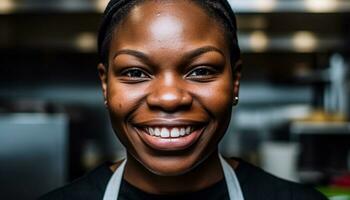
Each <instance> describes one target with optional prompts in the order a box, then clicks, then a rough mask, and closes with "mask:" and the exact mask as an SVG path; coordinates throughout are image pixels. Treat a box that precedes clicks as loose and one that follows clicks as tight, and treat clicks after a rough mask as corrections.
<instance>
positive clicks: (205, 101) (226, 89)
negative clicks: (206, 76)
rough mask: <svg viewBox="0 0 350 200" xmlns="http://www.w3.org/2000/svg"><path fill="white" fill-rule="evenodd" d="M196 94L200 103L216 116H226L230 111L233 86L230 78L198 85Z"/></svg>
mask: <svg viewBox="0 0 350 200" xmlns="http://www.w3.org/2000/svg"><path fill="white" fill-rule="evenodd" d="M195 94H196V96H197V98H198V99H199V101H200V103H201V104H202V105H203V106H204V107H205V108H206V109H207V110H208V111H209V112H210V113H211V114H212V115H214V116H215V117H217V118H222V117H226V114H227V113H230V109H228V108H231V105H232V98H233V87H232V84H231V82H230V81H229V80H226V79H225V80H221V81H217V82H215V83H213V84H208V85H207V86H205V87H197V88H196V90H195Z"/></svg>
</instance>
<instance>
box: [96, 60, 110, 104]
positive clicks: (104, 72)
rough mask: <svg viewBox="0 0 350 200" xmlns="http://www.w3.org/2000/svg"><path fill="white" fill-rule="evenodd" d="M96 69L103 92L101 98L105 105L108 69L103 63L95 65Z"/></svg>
mask: <svg viewBox="0 0 350 200" xmlns="http://www.w3.org/2000/svg"><path fill="white" fill-rule="evenodd" d="M97 70H98V76H99V77H100V80H101V86H102V92H103V98H104V100H105V105H106V106H107V81H108V80H107V77H108V71H107V68H106V67H105V65H104V64H102V63H100V64H98V66H97Z"/></svg>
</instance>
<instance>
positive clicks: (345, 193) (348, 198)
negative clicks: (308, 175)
mask: <svg viewBox="0 0 350 200" xmlns="http://www.w3.org/2000/svg"><path fill="white" fill-rule="evenodd" d="M317 189H318V190H319V191H320V192H322V193H323V194H324V195H326V196H327V197H328V198H329V199H330V200H350V188H338V187H319V188H317Z"/></svg>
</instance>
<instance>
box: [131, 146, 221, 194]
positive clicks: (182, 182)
mask: <svg viewBox="0 0 350 200" xmlns="http://www.w3.org/2000/svg"><path fill="white" fill-rule="evenodd" d="M124 178H125V180H126V181H128V182H129V183H130V184H132V185H133V186H135V187H137V188H139V189H141V190H143V191H145V192H148V193H152V194H175V193H177V194H179V193H188V192H194V191H199V190H201V189H204V188H207V187H209V186H211V185H213V184H215V183H217V182H219V181H220V180H222V179H223V172H222V168H221V164H220V159H219V156H218V153H217V151H215V152H213V153H212V154H211V155H210V156H209V157H208V158H207V159H206V160H204V161H203V162H202V163H200V164H199V165H198V166H197V167H196V168H194V169H193V170H191V171H189V172H188V173H185V174H182V175H179V176H160V175H157V174H154V173H152V172H150V171H149V170H148V169H146V168H145V167H144V166H143V165H142V164H141V163H140V162H138V161H137V160H135V159H134V157H133V156H131V155H129V154H128V160H127V163H126V167H125V171H124Z"/></svg>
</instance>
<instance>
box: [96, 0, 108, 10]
mask: <svg viewBox="0 0 350 200" xmlns="http://www.w3.org/2000/svg"><path fill="white" fill-rule="evenodd" d="M108 2H109V0H96V2H95V5H96V8H97V10H98V11H99V12H103V11H104V10H105V8H106V7H107V4H108Z"/></svg>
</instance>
